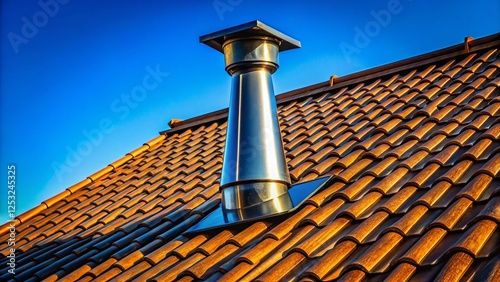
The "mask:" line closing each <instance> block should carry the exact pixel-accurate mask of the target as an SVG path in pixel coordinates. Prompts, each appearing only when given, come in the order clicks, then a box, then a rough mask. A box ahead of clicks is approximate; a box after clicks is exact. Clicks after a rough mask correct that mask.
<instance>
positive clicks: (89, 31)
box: [0, 0, 500, 222]
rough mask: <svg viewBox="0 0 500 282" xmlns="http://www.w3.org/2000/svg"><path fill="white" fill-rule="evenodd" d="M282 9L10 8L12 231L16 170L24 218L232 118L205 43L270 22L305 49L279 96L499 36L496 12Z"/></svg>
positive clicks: (4, 135) (114, 4) (7, 128)
mask: <svg viewBox="0 0 500 282" xmlns="http://www.w3.org/2000/svg"><path fill="white" fill-rule="evenodd" d="M185 2H187V1H185ZM193 2H194V1H193ZM282 3H284V2H282V1H249V0H215V1H214V0H207V1H197V2H196V4H187V3H184V2H182V1H160V0H149V1H140V0H121V1H102V0H100V1H97V0H88V1H78V0H72V1H71V0H40V1H34V0H33V1H28V0H26V1H19V0H2V2H1V17H0V18H1V19H0V20H1V25H0V26H1V36H2V39H1V53H0V55H1V57H0V67H1V69H0V93H1V100H0V108H1V113H0V123H1V126H0V130H1V133H0V138H1V139H0V158H1V159H0V165H1V169H0V175H1V178H0V179H1V181H2V182H1V183H4V184H2V186H0V201H1V202H0V222H5V221H6V220H7V205H6V203H7V184H6V182H7V166H8V165H10V164H14V165H16V171H17V175H16V177H17V179H16V180H17V186H16V201H17V203H16V206H17V207H16V213H17V214H20V213H22V212H24V211H26V210H28V209H30V208H32V207H34V206H36V205H38V204H40V203H41V202H42V201H43V200H44V199H47V198H49V197H51V196H53V195H55V194H57V193H59V192H61V191H63V190H64V189H66V188H67V187H69V186H71V185H73V184H75V183H77V182H79V181H81V180H83V179H85V178H86V177H87V176H88V175H90V174H92V173H94V172H96V171H97V170H99V169H101V168H103V167H105V166H106V165H107V164H109V163H111V162H113V161H115V160H117V159H118V158H120V157H122V156H123V155H125V154H126V153H127V152H129V151H131V150H133V149H135V148H137V147H139V146H141V145H142V144H143V143H144V142H147V141H149V140H150V139H152V138H154V137H156V136H157V135H158V132H160V131H162V130H165V129H168V121H169V120H170V119H172V118H177V119H187V118H190V117H195V116H198V115H201V114H204V113H208V112H211V111H215V110H218V109H221V108H225V107H227V105H228V102H229V101H228V97H229V95H228V93H229V81H230V80H229V76H228V75H227V74H226V73H225V71H224V62H223V57H222V54H220V53H218V52H216V51H214V50H212V49H211V48H209V47H207V46H205V45H203V44H200V43H199V41H198V38H199V36H201V35H204V34H207V33H210V32H213V31H217V30H220V29H223V28H227V27H231V26H234V25H237V24H241V23H245V22H248V21H251V20H255V19H259V20H261V21H263V22H264V23H266V24H268V25H270V26H272V27H274V28H276V29H278V30H280V31H282V32H284V33H286V34H288V35H290V36H292V37H294V38H296V39H298V40H300V41H301V42H302V46H303V47H302V48H301V49H296V50H292V51H287V52H284V53H282V54H281V56H280V63H281V67H280V69H279V70H278V71H277V72H276V73H275V74H274V84H275V91H276V93H277V94H279V93H283V92H285V91H289V90H293V89H296V88H299V87H304V86H308V85H311V84H314V83H318V82H323V81H326V80H328V79H329V77H330V76H331V75H333V74H335V75H338V76H343V75H346V74H350V73H354V72H357V71H361V70H364V69H367V68H371V67H375V66H379V65H382V64H386V63H390V62H394V61H397V60H401V59H405V58H408V57H412V56H416V55H419V54H423V53H427V52H430V51H434V50H437V49H441V48H444V47H448V46H451V45H454V44H458V43H461V42H463V40H464V37H466V36H472V37H474V38H480V37H483V36H487V35H491V34H493V33H496V32H499V31H500V20H499V14H498V11H500V7H499V1H496V0H490V1H476V2H472V1H433V2H431V1H418V0H413V1H411V0H400V1H397V0H381V1H369V2H368V1H359V2H357V3H354V1H287V2H286V3H287V5H283V4H282Z"/></svg>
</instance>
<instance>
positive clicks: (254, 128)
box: [200, 21, 300, 218]
mask: <svg viewBox="0 0 500 282" xmlns="http://www.w3.org/2000/svg"><path fill="white" fill-rule="evenodd" d="M200 41H201V42H203V43H205V44H207V45H209V46H211V47H213V48H215V49H216V50H218V51H221V52H223V53H224V59H225V64H226V71H227V72H228V73H229V74H230V75H231V76H232V81H231V97H230V105H229V115H228V126H227V135H226V144H225V149H224V161H223V168H222V176H221V181H220V188H221V192H222V207H223V209H224V210H225V211H226V212H228V214H234V216H236V217H239V218H245V214H247V213H248V212H249V211H254V210H258V211H259V212H260V213H265V214H272V213H277V212H282V211H286V210H288V209H290V208H291V207H292V202H291V200H290V196H289V195H288V188H289V186H290V185H291V182H290V176H289V172H288V167H287V164H286V160H285V154H284V150H283V143H282V139H281V132H280V127H279V121H278V113H277V109H276V98H275V95H274V89H273V82H272V76H271V75H272V74H273V73H274V72H275V71H276V70H277V69H278V67H279V65H278V53H279V52H280V51H284V50H288V49H293V48H298V47H300V42H298V41H297V40H295V39H293V38H290V37H288V36H286V35H284V34H282V33H280V32H278V31H276V30H274V29H272V28H270V27H269V26H267V25H265V24H263V23H262V22H260V21H253V22H250V23H247V24H243V25H240V26H236V27H233V28H229V29H225V30H222V31H219V32H216V33H212V34H209V35H205V36H202V37H200Z"/></svg>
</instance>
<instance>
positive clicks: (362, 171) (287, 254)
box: [0, 34, 500, 281]
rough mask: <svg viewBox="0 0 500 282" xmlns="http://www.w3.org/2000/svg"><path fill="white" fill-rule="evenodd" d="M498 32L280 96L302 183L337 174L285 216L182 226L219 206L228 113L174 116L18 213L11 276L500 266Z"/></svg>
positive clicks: (436, 273)
mask: <svg viewBox="0 0 500 282" xmlns="http://www.w3.org/2000/svg"><path fill="white" fill-rule="evenodd" d="M499 46H500V35H499V34H497V35H493V36H490V37H486V38H482V39H478V40H474V41H468V40H466V42H465V43H464V44H459V45H456V46H452V47H450V48H447V49H443V50H440V51H436V52H433V53H430V54H425V55H422V56H419V57H415V58H410V59H408V60H404V61H401V62H396V63H393V64H389V65H386V66H382V67H378V68H374V69H371V70H368V71H364V72H360V73H356V74H352V75H349V76H346V77H340V78H334V77H333V78H332V79H331V81H328V82H325V83H320V84H317V85H313V86H310V87H306V88H303V89H298V90H296V91H292V92H290V93H285V94H283V95H280V96H279V97H278V112H279V117H280V123H281V129H282V133H283V140H284V147H285V150H286V157H287V161H288V165H289V167H290V174H291V177H292V179H293V181H294V182H300V181H306V180H311V179H315V178H318V177H321V176H324V175H333V176H334V178H333V181H332V184H331V185H329V186H328V187H326V188H325V189H324V190H322V191H320V192H318V193H317V194H315V195H314V196H313V197H311V198H310V199H309V200H307V202H306V203H305V204H304V205H302V206H301V207H300V208H298V209H297V211H296V212H294V213H293V214H290V215H287V216H286V217H280V218H274V219H273V218H271V219H266V220H265V221H256V222H253V223H247V224H244V225H243V226H236V227H230V228H226V229H221V230H217V231H216V232H212V233H203V234H199V235H196V236H191V237H188V236H186V235H185V234H184V232H185V231H186V230H187V229H188V228H190V227H191V226H193V225H194V224H196V223H197V222H199V221H200V220H201V219H202V218H203V217H205V216H206V215H207V214H209V213H210V212H211V211H212V210H214V208H215V207H217V206H218V205H219V204H220V193H219V186H218V180H219V176H220V169H221V165H222V150H223V146H224V140H225V130H226V116H227V111H226V110H221V111H219V112H215V113H212V114H208V115H205V116H202V117H198V118H194V119H191V120H186V121H181V122H178V123H176V124H175V126H174V128H173V129H171V130H167V131H165V132H162V133H161V134H160V135H159V136H158V137H157V138H155V139H153V140H151V141H149V142H147V143H145V144H144V145H143V146H141V147H140V148H138V149H136V150H134V151H132V152H130V153H128V154H127V155H125V156H124V157H123V158H121V159H120V160H117V161H116V162H114V163H112V164H110V165H109V166H107V167H106V168H104V169H102V170H100V171H98V172H96V173H95V174H93V175H91V176H89V177H88V178H87V179H85V180H84V181H82V182H80V183H78V184H75V185H74V186H72V187H69V188H68V189H66V190H65V191H64V192H62V193H61V194H58V195H56V196H54V197H52V198H50V199H48V200H46V201H44V202H43V203H42V204H41V205H40V206H38V207H35V208H34V209H32V210H30V211H28V212H26V213H24V214H22V215H20V216H18V217H17V218H16V220H15V224H16V225H17V232H18V233H17V236H16V247H17V251H16V263H17V268H16V275H15V279H16V280H18V281H32V280H41V279H45V281H55V280H61V281H91V280H92V281H93V280H96V281H102V280H112V279H114V280H116V281H122V280H129V279H134V280H135V281H144V280H146V279H152V280H156V281H171V280H175V279H178V280H180V281H191V280H197V279H202V280H210V281H213V280H217V279H219V278H223V279H224V280H226V281H236V280H240V279H241V280H242V281H249V280H260V281H281V280H294V279H304V280H335V279H340V280H344V281H345V280H348V281H357V280H365V279H370V280H382V279H387V280H389V281H405V280H410V279H411V280H415V281H426V280H434V279H436V280H441V281H455V280H459V279H464V280H468V279H472V278H474V279H477V280H478V281H486V280H487V278H488V277H489V279H494V275H497V276H496V278H498V273H499V268H500V259H499V258H500V254H499V245H498V242H499V228H497V227H498V225H499V224H500V221H499V220H500V192H499V191H500V172H499V171H500V95H499V94H500V92H499V86H500V77H499V73H500V57H499V51H498V48H499ZM8 224H9V223H7V224H6V225H4V226H2V229H1V230H2V235H1V236H0V237H1V241H2V242H4V241H6V240H7V238H8V236H9V234H8V233H6V232H7V229H8V228H7V226H8ZM2 246H3V247H2V249H1V256H2V259H1V267H2V268H3V270H2V272H1V273H0V275H1V276H0V280H2V281H5V280H6V279H8V278H12V276H9V275H10V274H9V273H7V269H8V266H6V260H7V259H6V258H5V256H6V255H7V254H8V253H9V250H8V247H7V246H6V244H4V245H2Z"/></svg>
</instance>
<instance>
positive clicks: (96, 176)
mask: <svg viewBox="0 0 500 282" xmlns="http://www.w3.org/2000/svg"><path fill="white" fill-rule="evenodd" d="M166 137H167V136H166V135H165V134H160V135H159V136H156V137H155V138H153V139H151V140H149V141H148V142H146V143H144V144H142V146H141V147H139V148H137V149H135V150H133V151H131V152H129V153H127V154H125V156H123V157H121V158H120V159H118V160H116V161H114V162H112V163H110V164H108V165H107V166H105V167H104V168H102V169H100V170H98V171H97V172H95V173H94V174H91V175H90V176H87V178H85V179H84V180H82V181H80V182H78V183H76V184H74V185H72V186H70V187H68V188H66V189H65V190H64V191H62V192H60V193H58V194H56V195H54V196H52V197H50V198H49V199H47V200H45V201H42V202H41V203H40V205H38V206H36V207H34V208H32V209H30V210H28V211H25V212H24V213H22V214H20V215H18V216H16V217H15V219H13V220H11V221H7V222H6V223H5V224H3V225H2V226H1V227H0V228H3V227H4V225H9V224H10V223H12V221H15V220H17V221H19V222H18V223H19V224H22V223H24V222H26V221H27V220H29V219H30V218H32V217H34V216H35V215H37V214H39V213H40V212H41V211H43V210H46V209H48V208H50V207H51V206H53V205H54V204H55V203H57V202H59V201H60V200H62V199H64V198H66V197H67V196H70V195H72V194H73V193H75V192H76V191H78V190H80V189H81V188H83V187H85V186H87V185H89V184H91V183H93V182H95V181H96V180H97V179H99V178H101V177H102V176H104V175H106V174H107V173H109V172H111V171H114V170H115V169H116V168H118V167H120V166H121V165H123V164H124V163H126V162H128V161H129V160H131V159H133V158H135V157H137V156H138V155H139V154H141V153H142V152H144V151H146V150H148V149H149V148H151V147H152V146H154V145H156V144H158V143H160V142H161V141H163V140H164V139H165V138H166ZM2 230H4V229H2Z"/></svg>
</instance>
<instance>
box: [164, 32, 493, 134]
mask: <svg viewBox="0 0 500 282" xmlns="http://www.w3.org/2000/svg"><path fill="white" fill-rule="evenodd" d="M498 45H500V33H495V34H492V35H489V36H485V37H482V38H478V39H475V40H472V41H467V44H466V45H464V42H462V43H459V44H456V45H452V46H450V47H445V48H441V49H438V50H435V51H431V52H427V53H424V54H420V55H417V56H413V57H410V58H406V59H402V60H399V61H395V62H391V63H388V64H384V65H381V66H376V67H373V68H370V69H367V70H362V71H358V72H355V73H351V74H348V75H345V76H342V77H336V78H335V79H334V81H333V82H334V83H333V84H332V83H331V80H330V79H329V80H327V81H324V82H320V83H316V84H313V85H309V86H305V87H302V88H298V89H295V90H291V91H287V92H284V93H281V94H278V95H276V100H277V104H278V106H279V105H280V104H283V103H288V102H291V101H294V100H298V99H301V98H306V97H310V96H314V95H316V94H319V93H322V92H324V91H330V90H333V89H338V88H342V87H345V86H348V85H352V84H356V83H360V82H365V81H368V80H372V79H376V78H380V77H383V76H388V75H393V74H394V73H400V72H403V71H406V70H409V69H416V68H419V67H422V66H426V65H428V64H430V63H436V62H439V61H443V60H447V59H450V58H455V57H458V56H461V55H466V54H469V53H472V52H478V51H482V50H483V49H487V48H493V47H494V46H498ZM464 46H466V47H467V48H465V47H464ZM227 114H228V108H224V109H221V110H217V111H214V112H211V113H207V114H203V115H200V116H197V117H193V118H190V119H186V120H184V121H180V122H178V123H176V126H175V127H174V128H171V129H167V130H164V131H161V132H160V134H169V133H174V132H179V131H183V130H185V129H188V128H193V127H197V126H200V125H203V124H206V123H209V122H216V121H221V120H225V119H226V118H227Z"/></svg>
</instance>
